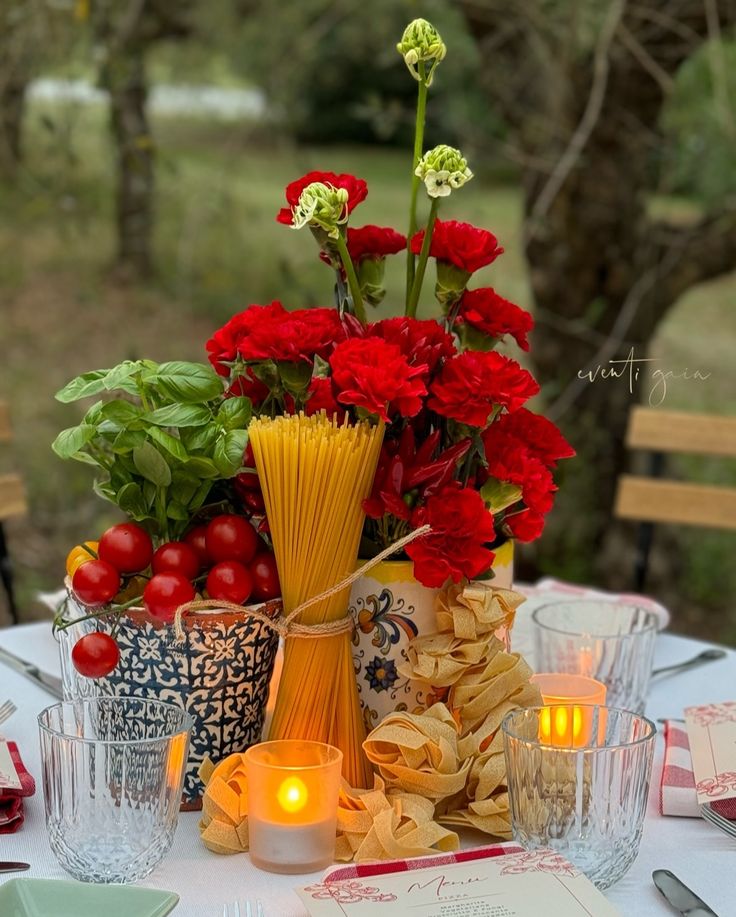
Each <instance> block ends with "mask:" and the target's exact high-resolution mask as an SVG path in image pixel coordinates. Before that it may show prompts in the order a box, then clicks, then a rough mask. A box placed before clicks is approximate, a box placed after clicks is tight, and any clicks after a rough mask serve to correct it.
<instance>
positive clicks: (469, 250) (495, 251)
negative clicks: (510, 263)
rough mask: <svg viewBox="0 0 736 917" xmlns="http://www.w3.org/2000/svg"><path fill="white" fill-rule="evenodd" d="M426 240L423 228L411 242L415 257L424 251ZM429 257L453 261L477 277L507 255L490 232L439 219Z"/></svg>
mask: <svg viewBox="0 0 736 917" xmlns="http://www.w3.org/2000/svg"><path fill="white" fill-rule="evenodd" d="M423 241H424V230H423V229H420V230H419V232H418V233H416V234H415V235H414V236H412V239H411V250H412V251H413V252H414V254H415V255H418V254H419V252H420V251H421V249H422V242H423ZM429 254H430V255H431V256H432V257H433V258H437V260H438V261H449V262H450V264H453V265H454V266H455V267H456V268H459V269H460V270H461V271H467V273H469V274H473V273H474V272H475V271H477V270H479V269H480V268H482V267H484V266H485V265H486V264H491V262H493V261H495V260H496V258H498V256H499V255H501V254H503V249H502V248H501V247H500V245H499V244H498V239H497V238H496V237H495V236H494V235H493V233H492V232H488V230H486V229H478V227H477V226H471V224H470V223H459V222H458V221H457V220H447V221H442V220H437V222H436V223H435V224H434V232H433V234H432V243H431V245H430V247H429Z"/></svg>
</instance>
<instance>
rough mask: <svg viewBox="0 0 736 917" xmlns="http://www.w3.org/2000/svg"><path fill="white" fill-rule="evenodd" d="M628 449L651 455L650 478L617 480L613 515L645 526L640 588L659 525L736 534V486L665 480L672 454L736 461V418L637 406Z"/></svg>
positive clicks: (637, 583)
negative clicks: (656, 527) (667, 460)
mask: <svg viewBox="0 0 736 917" xmlns="http://www.w3.org/2000/svg"><path fill="white" fill-rule="evenodd" d="M626 445H627V446H628V447H629V448H630V449H637V450H642V451H645V452H647V453H648V454H649V475H650V476H649V477H645V476H640V475H633V474H624V475H621V477H620V478H619V480H618V489H617V493H616V502H615V505H614V515H615V516H616V518H618V519H633V520H637V521H639V522H641V523H642V525H641V526H640V529H639V537H638V542H637V556H636V568H635V588H636V589H637V590H639V591H640V590H642V589H643V588H644V583H645V581H646V575H647V567H648V564H649V553H650V550H651V546H652V538H653V535H654V524H655V523H670V524H676V525H693V526H700V527H703V528H717V529H729V530H732V531H736V487H718V486H714V485H710V484H693V483H688V482H685V481H674V480H670V479H665V478H663V477H662V474H663V472H664V466H665V456H666V455H667V454H673V453H683V454H687V453H689V454H694V455H702V456H718V457H721V458H736V417H718V416H715V415H710V414H691V413H689V412H684V411H663V410H660V409H653V408H645V407H635V408H633V409H632V411H631V415H630V417H629V426H628V430H627V432H626Z"/></svg>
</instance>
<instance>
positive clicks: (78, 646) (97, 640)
mask: <svg viewBox="0 0 736 917" xmlns="http://www.w3.org/2000/svg"><path fill="white" fill-rule="evenodd" d="M119 661H120V650H119V649H118V645H117V643H116V642H115V641H114V640H113V638H112V637H111V636H110V635H109V634H103V633H102V632H101V631H99V630H96V631H95V632H94V633H92V634H85V635H84V637H80V639H79V640H77V642H76V643H75V644H74V648H73V649H72V662H73V663H74V668H75V669H76V670H77V671H78V672H79V674H80V675H86V676H87V678H102V677H103V676H104V675H109V674H110V672H112V670H113V669H114V668H115V666H116V665H117V664H118V662H119Z"/></svg>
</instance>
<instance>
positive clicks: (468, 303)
mask: <svg viewBox="0 0 736 917" xmlns="http://www.w3.org/2000/svg"><path fill="white" fill-rule="evenodd" d="M457 321H458V324H462V323H463V322H466V323H467V324H468V325H470V326H472V327H473V328H477V329H478V331H482V332H483V333H484V334H488V335H490V336H491V337H494V338H502V337H503V336H504V335H506V334H510V335H511V336H512V337H513V338H514V340H515V341H516V343H517V344H518V345H519V347H521V349H522V350H529V341H528V340H527V334H528V333H529V332H530V331H531V330H532V328H533V327H534V319H533V318H532V317H531V315H530V314H529V313H528V312H526V311H525V310H524V309H522V308H520V307H519V306H517V305H516V304H515V303H512V302H511V301H510V300H508V299H504V298H503V296H499V295H498V293H496V291H495V290H494V289H493V288H492V287H481V288H480V289H478V290H466V291H465V292H464V293H463V297H462V299H461V300H460V311H459V313H458V318H457Z"/></svg>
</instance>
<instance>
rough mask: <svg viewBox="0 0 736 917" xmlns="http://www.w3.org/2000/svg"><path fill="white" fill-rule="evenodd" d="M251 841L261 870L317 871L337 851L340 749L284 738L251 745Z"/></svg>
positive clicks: (248, 771)
mask: <svg viewBox="0 0 736 917" xmlns="http://www.w3.org/2000/svg"><path fill="white" fill-rule="evenodd" d="M245 769H246V774H247V777H248V843H249V847H250V858H251V860H252V861H253V864H254V865H255V866H258V867H259V869H265V870H268V871H269V872H281V873H307V872H315V871H316V870H318V869H324V867H325V866H329V864H330V863H332V861H333V859H334V853H335V830H336V826H337V798H338V792H339V789H340V773H341V770H342V752H341V751H340V750H339V749H337V748H333V747H332V746H331V745H325V744H324V743H322V742H307V741H302V740H299V739H293V740H292V739H284V740H281V741H277V742H263V743H261V744H260V745H253V746H251V747H250V748H249V749H248V750H247V751H246V753H245Z"/></svg>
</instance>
